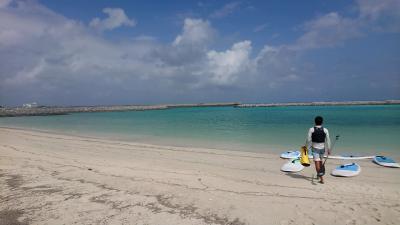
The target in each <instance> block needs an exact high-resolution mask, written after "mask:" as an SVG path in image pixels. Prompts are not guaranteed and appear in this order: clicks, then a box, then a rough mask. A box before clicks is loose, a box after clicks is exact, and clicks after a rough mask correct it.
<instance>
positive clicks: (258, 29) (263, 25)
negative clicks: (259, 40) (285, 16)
mask: <svg viewBox="0 0 400 225" xmlns="http://www.w3.org/2000/svg"><path fill="white" fill-rule="evenodd" d="M267 27H268V23H263V24H260V25H258V26H256V27H254V29H253V32H256V33H257V32H260V31H263V30H265V28H267Z"/></svg>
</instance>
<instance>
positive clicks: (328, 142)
mask: <svg viewBox="0 0 400 225" xmlns="http://www.w3.org/2000/svg"><path fill="white" fill-rule="evenodd" d="M325 145H326V148H327V150H328V155H330V154H331V139H330V137H329V131H328V129H326V138H325Z"/></svg>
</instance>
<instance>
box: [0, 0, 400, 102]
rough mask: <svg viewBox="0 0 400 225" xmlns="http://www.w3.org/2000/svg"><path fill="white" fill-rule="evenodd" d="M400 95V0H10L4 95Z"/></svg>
mask: <svg viewBox="0 0 400 225" xmlns="http://www.w3.org/2000/svg"><path fill="white" fill-rule="evenodd" d="M387 99H400V0H384V1H375V0H356V1H348V0H337V1H326V0H319V1H316V0H310V1H286V0H274V1H251V0H238V1H223V0H209V1H205V0H201V1H199V0H196V1H189V0H187V1H186V0H171V1H164V0H154V1H149V0H146V1H122V0H117V1H104V0H97V1H91V0H80V1H70V0H57V1H53V0H36V1H29V0H28V1H17V0H0V105H3V106H18V105H22V104H23V103H29V102H37V103H38V104H39V105H119V104H164V103H203V102H245V103H271V102H309V101H350V100H387Z"/></svg>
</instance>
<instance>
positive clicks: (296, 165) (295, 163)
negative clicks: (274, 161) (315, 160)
mask: <svg viewBox="0 0 400 225" xmlns="http://www.w3.org/2000/svg"><path fill="white" fill-rule="evenodd" d="M303 169H304V166H303V165H301V163H300V159H298V158H297V159H292V160H289V161H288V162H287V163H285V164H283V166H282V167H281V170H282V171H283V172H299V171H302V170H303Z"/></svg>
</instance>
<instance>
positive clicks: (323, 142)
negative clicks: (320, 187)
mask: <svg viewBox="0 0 400 225" xmlns="http://www.w3.org/2000/svg"><path fill="white" fill-rule="evenodd" d="M314 122H315V125H314V127H311V128H310V129H309V130H308V135H307V139H306V146H307V149H310V148H311V150H312V155H313V160H314V163H315V170H316V171H317V177H319V179H320V181H319V182H320V183H321V184H323V183H324V178H323V174H322V173H321V172H320V169H321V167H322V159H323V157H324V154H325V150H326V151H327V152H328V155H330V154H331V150H330V147H331V141H330V138H329V131H328V129H326V128H324V127H322V123H323V122H324V119H323V118H322V117H321V116H317V117H315V119H314Z"/></svg>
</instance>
